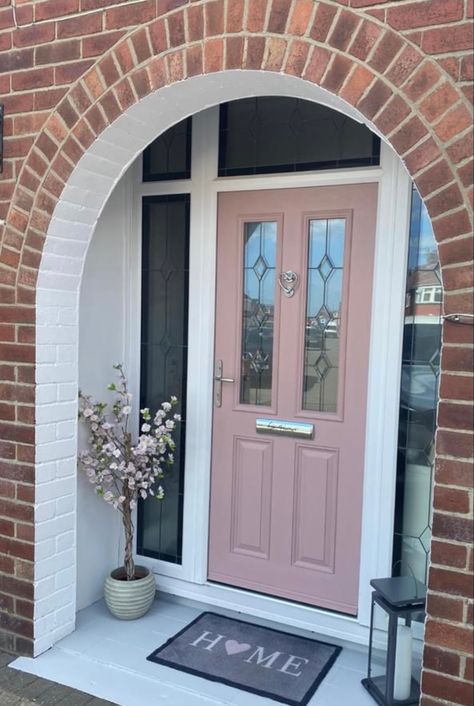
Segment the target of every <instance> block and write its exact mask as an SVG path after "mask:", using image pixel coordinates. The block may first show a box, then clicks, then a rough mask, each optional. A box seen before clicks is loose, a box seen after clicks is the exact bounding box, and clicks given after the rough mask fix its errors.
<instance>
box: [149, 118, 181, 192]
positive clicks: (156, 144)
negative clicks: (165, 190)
mask: <svg viewBox="0 0 474 706" xmlns="http://www.w3.org/2000/svg"><path fill="white" fill-rule="evenodd" d="M191 135H192V118H186V119H185V120H182V121H181V122H180V123H177V124H176V125H173V127H170V128H169V129H168V130H167V131H166V132H164V133H163V134H162V135H160V136H159V137H157V138H156V140H154V141H153V142H152V143H151V145H149V146H148V147H147V148H146V150H145V151H144V152H143V181H166V180H171V179H189V178H190V177H191Z"/></svg>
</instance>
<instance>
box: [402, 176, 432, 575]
mask: <svg viewBox="0 0 474 706" xmlns="http://www.w3.org/2000/svg"><path fill="white" fill-rule="evenodd" d="M441 307H442V285H441V277H440V271H439V261H438V252H437V248H436V242H435V239H434V235H433V230H432V227H431V223H430V220H429V217H428V214H427V211H426V209H425V207H424V205H423V203H422V201H421V198H420V196H419V194H418V192H417V191H416V190H415V189H413V196H412V206H411V224H410V241H409V255H408V275H407V293H406V304H405V326H404V336H403V354H402V382H401V394H400V417H399V438H398V466H397V494H396V506H395V534H394V554H393V557H394V558H393V561H394V567H393V572H394V575H405V576H411V575H415V576H416V578H418V579H419V580H420V581H425V582H426V580H427V572H428V564H429V551H430V540H431V492H432V490H431V489H432V483H433V461H434V443H435V432H436V408H437V404H438V376H439V360H440V351H441V313H442V311H441Z"/></svg>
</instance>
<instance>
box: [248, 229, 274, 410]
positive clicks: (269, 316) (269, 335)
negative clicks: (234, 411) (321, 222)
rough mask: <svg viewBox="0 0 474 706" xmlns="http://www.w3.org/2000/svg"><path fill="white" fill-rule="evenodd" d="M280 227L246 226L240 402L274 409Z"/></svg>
mask: <svg viewBox="0 0 474 706" xmlns="http://www.w3.org/2000/svg"><path fill="white" fill-rule="evenodd" d="M277 232H278V231H277V224H276V223H275V222H273V221H268V222H263V221H258V222H255V223H246V224H245V231H244V273H243V279H244V288H243V289H244V297H243V306H242V312H243V314H242V375H241V383H240V402H241V403H242V404H255V405H267V406H268V405H271V403H272V373H273V313H274V308H275V283H276V280H275V271H276V270H275V268H276V252H277Z"/></svg>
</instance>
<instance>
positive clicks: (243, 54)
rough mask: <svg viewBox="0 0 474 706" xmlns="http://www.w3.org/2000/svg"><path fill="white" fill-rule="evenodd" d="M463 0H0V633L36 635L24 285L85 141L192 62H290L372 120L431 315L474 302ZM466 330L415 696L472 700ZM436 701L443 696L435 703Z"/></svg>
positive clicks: (453, 363)
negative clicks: (399, 177) (388, 158)
mask: <svg viewBox="0 0 474 706" xmlns="http://www.w3.org/2000/svg"><path fill="white" fill-rule="evenodd" d="M472 17H473V1H472V0H420V1H413V2H411V1H409V0H404V1H395V2H394V1H390V0H386V1H383V0H382V1H378V0H324V1H321V2H317V1H315V0H273V2H272V1H271V0H228V1H227V2H226V0H197V1H191V0H141V1H139V2H131V1H130V0H36V2H31V1H30V0H17V1H16V12H14V10H13V7H12V3H11V0H0V95H1V99H0V102H2V103H4V105H5V141H4V147H5V162H4V171H3V174H2V175H0V219H4V220H5V221H6V225H5V226H0V238H1V250H0V628H1V632H0V647H5V648H7V649H10V650H16V651H19V652H26V653H28V652H30V651H31V644H32V638H33V631H32V610H33V599H34V596H33V584H32V579H33V573H32V570H33V558H34V532H33V514H34V513H33V500H34V498H33V482H34V457H35V454H34V402H35V389H34V359H35V343H34V325H35V307H34V303H35V282H36V274H37V269H38V266H39V262H40V258H41V252H42V247H43V243H44V239H45V234H46V232H47V227H48V223H49V220H50V218H51V215H52V212H53V210H54V207H55V205H56V203H57V201H58V198H59V196H60V194H61V191H62V189H63V187H64V184H65V183H66V182H67V179H68V177H69V175H70V174H71V172H72V170H73V168H74V165H75V164H76V163H77V161H78V160H79V158H80V156H81V155H82V154H83V153H84V151H85V150H86V149H87V148H88V147H89V146H90V144H91V143H92V141H93V140H94V137H95V136H96V135H98V134H99V133H100V132H101V131H102V130H103V129H104V127H105V126H106V125H107V124H109V123H110V122H113V120H115V118H116V117H117V116H118V115H119V114H120V112H121V111H123V110H125V109H126V108H127V107H128V106H130V105H131V104H132V103H134V102H136V101H137V100H139V99H140V98H141V97H143V96H144V95H146V94H147V93H149V92H150V91H153V90H157V89H159V88H160V87H161V86H163V85H165V84H167V83H172V82H174V81H177V80H182V79H184V78H186V77H187V76H192V75H195V74H198V73H202V72H205V73H209V72H213V71H217V70H222V69H225V68H258V69H260V68H263V69H264V70H268V71H281V72H284V73H288V74H292V75H296V76H302V77H304V78H305V79H307V80H309V81H313V82H314V83H317V84H319V85H322V86H323V87H325V88H326V89H328V90H329V91H332V92H334V93H336V94H338V95H340V96H341V97H343V98H345V99H346V100H347V101H348V102H349V103H351V104H353V105H355V106H357V108H358V109H359V110H360V111H361V112H362V113H363V114H364V115H366V116H367V117H368V118H370V119H371V120H373V122H374V123H375V124H376V125H377V126H378V128H379V129H380V130H381V131H382V132H383V133H384V134H385V135H386V136H387V138H388V139H389V141H390V143H391V144H392V145H393V147H394V148H395V149H396V151H397V152H398V154H400V156H401V157H402V158H403V159H404V161H405V163H406V165H407V167H408V169H409V171H410V173H411V174H412V176H413V177H414V179H415V181H416V184H417V186H418V188H419V190H420V193H421V194H422V196H423V198H424V199H425V203H426V205H427V207H428V210H429V213H430V215H431V218H432V220H433V226H434V230H435V234H436V237H437V239H438V242H439V250H440V258H441V263H442V271H443V281H444V286H445V309H446V312H448V313H449V312H457V311H461V312H471V313H472V267H471V265H472V262H471V261H472V241H471V219H472V198H473V187H472V107H471V103H472V78H473V55H472V26H471V22H472ZM471 343H472V329H471V327H469V326H462V325H459V324H450V323H447V324H446V325H445V331H444V349H443V355H442V370H443V372H442V378H441V403H440V409H439V432H438V437H437V455H438V457H437V464H436V485H435V492H434V508H435V512H434V530H433V533H434V540H433V554H432V567H431V571H430V596H429V601H428V612H429V620H428V624H427V634H426V652H425V672H424V678H423V690H424V694H425V696H424V697H423V704H424V705H425V706H434V704H440V703H446V702H448V703H455V704H464V705H465V706H467V705H468V704H470V703H471V699H472V696H471V682H472V671H473V666H472V658H471V657H470V656H469V654H470V652H471V648H472V616H473V601H472V572H473V553H472V548H471V546H470V540H471V536H472V523H473V506H472V502H473V501H472V475H471V464H470V459H471V458H472V424H471V423H472V385H471V379H470V377H469V374H470V371H471V370H472V351H473V349H472V346H471ZM443 699H444V701H443Z"/></svg>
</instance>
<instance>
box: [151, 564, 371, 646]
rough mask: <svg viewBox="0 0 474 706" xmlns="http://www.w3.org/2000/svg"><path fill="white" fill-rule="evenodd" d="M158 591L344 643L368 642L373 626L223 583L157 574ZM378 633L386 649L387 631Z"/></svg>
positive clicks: (342, 615)
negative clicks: (385, 637)
mask: <svg viewBox="0 0 474 706" xmlns="http://www.w3.org/2000/svg"><path fill="white" fill-rule="evenodd" d="M155 577H156V584H157V590H158V591H159V592H161V593H166V594H170V595H172V596H175V597H177V598H185V599H188V600H193V601H196V602H198V603H201V604H203V606H208V605H212V606H214V607H215V608H225V609H226V610H234V611H237V612H239V613H242V614H244V615H248V616H252V617H255V618H262V619H264V620H268V621H270V622H273V623H275V624H276V625H285V626H287V627H293V628H297V629H299V630H305V631H308V630H309V631H310V632H314V633H317V634H318V635H321V636H325V637H332V638H335V639H337V640H341V641H343V642H350V643H354V644H359V645H363V646H364V647H365V646H367V645H368V642H369V628H368V626H367V625H363V624H362V623H360V622H358V619H357V618H355V617H352V616H348V615H344V614H340V613H334V612H331V611H327V610H323V609H320V608H315V607H313V606H308V605H304V604H300V603H293V602H291V601H287V600H284V599H281V598H274V597H272V596H267V595H263V594H259V593H254V592H252V591H246V590H242V589H238V588H234V587H230V586H225V585H222V584H216V583H212V582H210V581H207V582H205V583H194V582H191V581H185V580H183V579H177V578H173V577H171V576H164V575H162V574H156V573H155ZM377 633H378V631H376V633H375V634H374V637H375V640H376V643H375V644H376V646H377V642H379V645H380V648H383V644H384V642H383V633H380V635H377Z"/></svg>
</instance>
